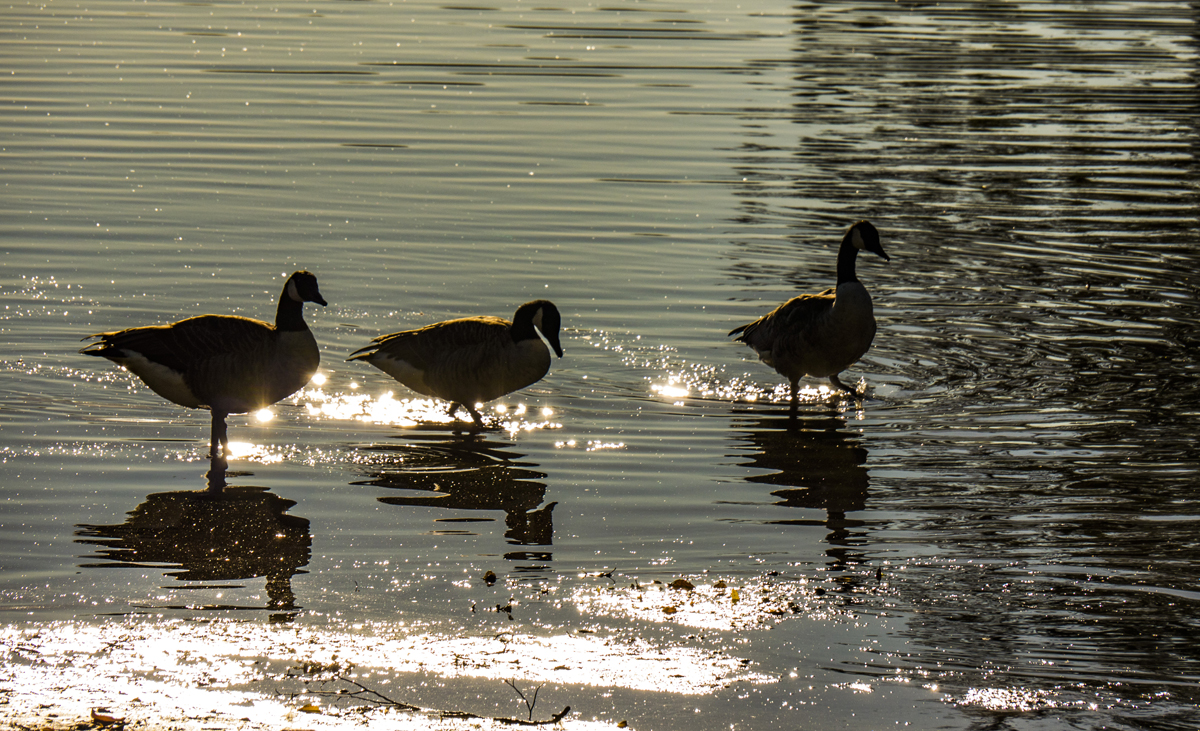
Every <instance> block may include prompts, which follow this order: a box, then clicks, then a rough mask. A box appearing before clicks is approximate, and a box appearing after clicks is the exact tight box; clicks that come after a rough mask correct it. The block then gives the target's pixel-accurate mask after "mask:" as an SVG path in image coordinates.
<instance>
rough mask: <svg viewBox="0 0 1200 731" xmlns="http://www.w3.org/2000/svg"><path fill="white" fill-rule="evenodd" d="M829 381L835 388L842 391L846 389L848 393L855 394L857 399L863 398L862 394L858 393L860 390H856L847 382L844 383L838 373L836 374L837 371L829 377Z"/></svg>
mask: <svg viewBox="0 0 1200 731" xmlns="http://www.w3.org/2000/svg"><path fill="white" fill-rule="evenodd" d="M829 382H830V383H832V384H833V386H834V388H837V389H838V390H841V391H845V392H846V393H848V394H850V395H851V396H853V397H854V398H856V399H861V398H862V396H859V395H858V391H856V390H854V389H853V388H850V387H849V386H847V385H846V384H844V383H842V382H841V380H840V379H838V374H836V373H834V374H833V375H832V376H830V377H829Z"/></svg>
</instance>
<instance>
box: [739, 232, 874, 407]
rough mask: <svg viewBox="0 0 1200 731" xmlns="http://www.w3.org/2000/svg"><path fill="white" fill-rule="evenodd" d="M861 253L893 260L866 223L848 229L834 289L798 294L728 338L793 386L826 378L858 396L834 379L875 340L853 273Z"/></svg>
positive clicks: (859, 284)
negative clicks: (805, 379)
mask: <svg viewBox="0 0 1200 731" xmlns="http://www.w3.org/2000/svg"><path fill="white" fill-rule="evenodd" d="M859 251H870V252H871V253H874V254H878V255H879V256H881V257H883V260H884V261H891V260H890V259H889V258H888V255H887V254H885V253H884V251H883V247H882V246H881V245H880V243H879V232H878V231H876V230H875V227H874V226H872V225H871V224H870V222H868V221H859V222H858V223H856V224H854V225H853V226H851V227H850V228H848V229H846V234H845V235H844V236H843V237H842V247H841V249H839V250H838V260H837V287H835V288H832V289H827V290H825V291H824V292H820V293H818V294H802V295H800V296H799V297H793V298H792V299H790V300H788V301H787V302H784V303H783V304H782V305H780V306H779V307H776V308H775V309H774V310H772V311H771V312H769V313H767V314H766V315H763V316H762V317H760V318H759V319H757V320H755V321H754V322H751V323H749V324H747V325H742V326H741V327H738V328H735V329H733V330H732V331H731V332H730V333H729V334H730V335H737V336H738V338H737V339H738V340H739V341H740V342H743V343H745V344H747V345H749V346H750V347H751V348H754V351H755V352H756V353H758V357H759V358H761V359H762V362H763V363H766V364H767V365H769V366H771V367H772V368H774V369H775V370H776V371H778V372H779V373H780V375H782V376H783V377H784V378H786V379H788V381H789V382H790V383H791V387H792V392H791V395H792V398H791V400H792V403H793V404H795V403H796V384H797V382H798V381H799V380H800V379H801V378H802V377H803V376H806V375H807V376H814V377H817V378H828V379H829V382H830V383H831V384H833V386H834V387H836V388H837V389H839V390H842V391H846V392H848V393H850V394H853V395H855V396H857V395H858V394H857V392H856V391H855V390H854V389H852V388H850V387H848V386H846V385H845V384H843V383H842V382H841V381H840V380H838V374H839V373H841V372H842V371H843V370H845V369H846V368H848V367H850V365H851V364H852V363H854V362H855V361H857V360H858V359H859V358H861V357H862V356H863V355H864V354H865V353H866V352H867V349H868V348H870V347H871V340H873V339H874V337H875V315H874V314H873V313H872V310H871V295H869V294H867V288H866V287H864V286H863V285H862V282H860V281H858V278H857V277H856V276H855V275H854V263H855V260H856V259H857V258H858V252H859Z"/></svg>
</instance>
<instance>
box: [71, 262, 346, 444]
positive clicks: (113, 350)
mask: <svg viewBox="0 0 1200 731" xmlns="http://www.w3.org/2000/svg"><path fill="white" fill-rule="evenodd" d="M305 302H316V303H317V304H319V305H321V306H322V307H324V306H325V305H326V302H325V299H324V298H323V297H321V292H320V291H319V290H318V289H317V278H316V277H315V276H313V275H312V274H311V273H310V272H306V271H298V272H295V273H294V274H292V276H290V277H289V278H288V280H287V283H286V284H284V285H283V292H281V293H280V295H279V309H278V310H277V312H276V314H275V324H274V325H271V324H270V323H266V322H262V321H260V320H253V319H251V318H249V317H238V316H234V315H200V316H198V317H189V318H188V319H186V320H180V321H179V322H176V323H173V324H170V325H150V326H148V327H135V328H130V329H128V330H120V331H115V332H106V333H97V334H95V335H89V336H88V337H86V338H84V340H90V339H92V338H99V342H96V343H92V344H91V345H88V346H87V347H85V348H83V349H82V350H80V351H79V352H81V353H83V354H85V355H95V356H99V357H101V358H108V359H109V360H111V361H112V362H114V363H116V364H117V365H120V366H124V367H125V368H126V369H128V370H129V371H130V372H131V373H133V374H134V375H135V376H137V377H138V378H140V379H142V381H144V382H145V383H146V385H147V386H149V387H150V388H151V390H153V391H154V392H155V393H157V394H158V395H159V396H162V397H163V398H165V399H166V400H168V401H171V402H172V403H176V404H179V405H180V406H187V407H189V408H193V409H208V410H210V411H211V412H212V436H211V440H210V445H209V448H210V454H209V456H210V457H211V458H212V459H213V461H214V462H218V463H221V464H223V463H224V461H225V457H226V456H228V453H229V437H228V434H227V429H226V425H225V417H226V416H228V415H229V414H243V413H246V412H249V411H257V410H259V409H262V408H266V407H267V406H270V405H271V404H273V403H275V402H276V401H279V400H280V399H283V398H286V397H287V396H290V395H292V394H293V393H295V392H296V391H298V390H300V388H302V387H303V386H304V384H306V383H308V381H309V379H310V378H312V376H313V374H314V373H316V372H317V366H318V365H319V364H320V362H321V353H320V350H319V349H318V348H317V341H316V339H315V338H314V337H313V334H312V332H311V331H310V330H309V329H308V324H307V323H305V322H304V312H303V308H304V303H305Z"/></svg>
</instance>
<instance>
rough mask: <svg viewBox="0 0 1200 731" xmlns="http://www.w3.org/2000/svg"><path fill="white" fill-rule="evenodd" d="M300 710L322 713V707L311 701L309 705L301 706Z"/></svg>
mask: <svg viewBox="0 0 1200 731" xmlns="http://www.w3.org/2000/svg"><path fill="white" fill-rule="evenodd" d="M300 710H301V711H302V712H304V713H320V712H321V707H320V706H318V705H316V704H315V703H309V704H308V705H304V706H300Z"/></svg>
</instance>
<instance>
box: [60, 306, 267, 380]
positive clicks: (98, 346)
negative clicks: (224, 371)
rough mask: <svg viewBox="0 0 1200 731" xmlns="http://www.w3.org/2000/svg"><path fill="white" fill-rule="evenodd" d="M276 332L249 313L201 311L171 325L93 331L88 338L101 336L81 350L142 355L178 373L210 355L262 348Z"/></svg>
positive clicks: (108, 354)
mask: <svg viewBox="0 0 1200 731" xmlns="http://www.w3.org/2000/svg"><path fill="white" fill-rule="evenodd" d="M274 333H275V328H273V327H271V326H270V325H268V324H267V323H265V322H262V321H260V320H254V319H251V318H249V317H236V316H231V315H201V316H199V317H189V318H188V319H186V320H180V321H179V322H176V323H173V324H171V325H150V326H148V327H135V328H130V329H128V330H118V331H115V332H107V333H96V334H95V335H89V336H88V337H86V338H84V339H85V340H90V339H93V338H99V342H96V343H92V344H91V345H89V346H87V347H86V348H84V349H83V350H82V351H81V352H83V353H86V354H88V355H99V356H102V357H105V358H109V359H113V358H129V357H133V356H135V355H141V356H142V357H144V358H146V360H149V361H151V362H153V363H157V364H159V365H163V366H166V367H167V368H170V369H171V370H173V371H175V372H177V373H187V372H188V371H189V370H190V369H191V368H193V367H195V366H196V365H197V364H199V363H202V362H203V361H205V360H208V359H210V358H215V357H220V356H224V355H229V354H232V353H238V352H244V351H251V350H254V349H256V348H260V347H262V345H263V344H264V342H266V341H267V340H269V339H270V338H271V336H272V335H273V334H274Z"/></svg>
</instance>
